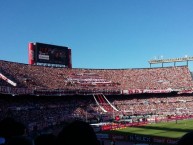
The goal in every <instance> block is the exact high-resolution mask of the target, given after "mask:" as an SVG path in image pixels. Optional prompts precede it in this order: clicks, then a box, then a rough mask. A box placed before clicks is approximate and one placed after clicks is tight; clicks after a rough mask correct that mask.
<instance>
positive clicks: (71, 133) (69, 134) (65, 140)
mask: <svg viewBox="0 0 193 145" xmlns="http://www.w3.org/2000/svg"><path fill="white" fill-rule="evenodd" d="M77 144H79V145H87V144H88V145H98V140H97V137H96V134H95V132H94V129H93V128H92V127H91V126H90V125H89V124H88V123H86V122H83V121H74V122H72V123H70V124H69V125H67V126H65V127H64V128H63V129H62V130H61V132H60V133H59V134H58V145H77Z"/></svg>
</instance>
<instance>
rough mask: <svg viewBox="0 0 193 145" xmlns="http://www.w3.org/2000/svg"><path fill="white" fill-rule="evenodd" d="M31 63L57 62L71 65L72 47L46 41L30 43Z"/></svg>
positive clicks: (67, 65)
mask: <svg viewBox="0 0 193 145" xmlns="http://www.w3.org/2000/svg"><path fill="white" fill-rule="evenodd" d="M28 49H29V64H34V63H35V64H37V63H43V64H57V65H65V66H66V67H71V66H70V65H71V49H69V48H68V47H65V46H57V45H51V44H45V43H30V44H29V48H28Z"/></svg>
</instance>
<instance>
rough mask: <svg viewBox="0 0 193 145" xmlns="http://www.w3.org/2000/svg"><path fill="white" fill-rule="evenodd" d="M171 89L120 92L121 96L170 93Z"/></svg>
mask: <svg viewBox="0 0 193 145" xmlns="http://www.w3.org/2000/svg"><path fill="white" fill-rule="evenodd" d="M170 92H172V89H171V88H169V89H166V90H148V89H130V90H122V94H143V93H170Z"/></svg>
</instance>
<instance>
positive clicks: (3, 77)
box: [0, 73, 17, 86]
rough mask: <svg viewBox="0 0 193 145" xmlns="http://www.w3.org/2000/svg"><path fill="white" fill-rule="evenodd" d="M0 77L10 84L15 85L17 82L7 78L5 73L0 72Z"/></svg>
mask: <svg viewBox="0 0 193 145" xmlns="http://www.w3.org/2000/svg"><path fill="white" fill-rule="evenodd" d="M0 79H3V80H4V81H6V82H7V83H9V84H11V85H12V86H16V85H17V84H16V83H15V82H13V81H12V80H10V79H8V78H7V77H6V76H5V75H3V74H2V73H0Z"/></svg>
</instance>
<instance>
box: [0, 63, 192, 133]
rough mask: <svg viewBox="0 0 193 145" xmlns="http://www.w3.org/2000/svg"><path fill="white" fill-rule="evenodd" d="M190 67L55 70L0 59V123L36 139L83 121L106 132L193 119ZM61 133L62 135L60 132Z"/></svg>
mask: <svg viewBox="0 0 193 145" xmlns="http://www.w3.org/2000/svg"><path fill="white" fill-rule="evenodd" d="M192 90H193V80H192V73H191V72H190V70H189V68H188V66H177V67H176V66H175V67H161V68H140V69H83V68H60V67H58V68H54V67H48V66H37V65H28V64H22V63H16V62H9V61H3V60H0V106H1V107H0V120H3V119H4V118H5V117H7V116H9V117H13V118H15V119H16V120H17V121H20V122H22V123H24V124H25V126H26V127H27V133H28V134H29V135H32V136H36V135H37V134H41V133H42V132H45V131H46V132H50V131H51V132H52V131H54V130H57V128H58V126H59V127H60V126H61V125H62V124H64V123H66V122H69V121H73V120H77V119H78V120H84V121H86V122H89V123H100V122H112V121H113V123H114V124H113V125H112V124H103V125H102V127H101V129H114V128H119V127H120V126H123V124H119V123H122V122H126V125H127V126H131V125H143V124H145V123H147V122H159V121H169V120H173V119H176V118H178V119H186V118H192V117H193V109H192V105H193V95H192ZM56 134H57V131H56Z"/></svg>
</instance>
